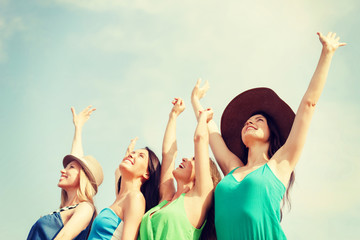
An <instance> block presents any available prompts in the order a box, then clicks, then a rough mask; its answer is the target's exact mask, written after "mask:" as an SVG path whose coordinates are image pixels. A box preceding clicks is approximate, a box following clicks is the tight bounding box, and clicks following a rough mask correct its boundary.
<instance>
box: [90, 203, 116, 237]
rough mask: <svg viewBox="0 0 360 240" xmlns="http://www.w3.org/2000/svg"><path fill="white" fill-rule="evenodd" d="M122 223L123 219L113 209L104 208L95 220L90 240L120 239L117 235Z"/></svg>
mask: <svg viewBox="0 0 360 240" xmlns="http://www.w3.org/2000/svg"><path fill="white" fill-rule="evenodd" d="M120 223H121V219H120V218H119V216H118V215H116V213H115V212H114V211H113V210H112V209H111V208H104V209H103V210H102V211H101V212H100V213H99V215H97V217H96V218H95V220H94V222H93V225H92V227H91V231H90V235H89V238H88V239H89V240H95V239H109V240H110V239H120V238H121V236H119V234H117V231H118V230H119V229H118V227H119V225H120Z"/></svg>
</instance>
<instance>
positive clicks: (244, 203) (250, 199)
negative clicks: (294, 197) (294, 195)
mask: <svg viewBox="0 0 360 240" xmlns="http://www.w3.org/2000/svg"><path fill="white" fill-rule="evenodd" d="M236 169H237V168H235V169H234V170H232V171H231V172H230V173H229V174H228V175H226V176H225V177H224V178H223V179H222V180H221V181H220V183H219V184H218V185H217V187H216V189H215V228H216V235H217V238H218V239H219V240H223V239H259V240H260V239H271V240H272V239H274V240H275V239H286V237H285V234H284V232H283V230H282V228H281V226H280V202H281V200H282V198H283V196H284V193H285V191H286V189H285V186H284V184H283V183H282V182H281V181H280V180H279V179H278V178H277V177H276V176H275V175H274V173H273V172H272V171H271V169H270V167H269V166H268V164H264V165H263V166H261V167H260V168H258V169H256V170H254V171H253V172H251V173H249V174H248V175H247V176H245V178H244V179H243V180H242V181H240V182H239V181H237V180H236V179H235V177H234V176H233V172H234V171H235V170H236Z"/></svg>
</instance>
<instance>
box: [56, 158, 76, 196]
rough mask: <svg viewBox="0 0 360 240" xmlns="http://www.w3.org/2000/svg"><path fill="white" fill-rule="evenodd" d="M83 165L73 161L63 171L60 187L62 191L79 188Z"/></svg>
mask: <svg viewBox="0 0 360 240" xmlns="http://www.w3.org/2000/svg"><path fill="white" fill-rule="evenodd" d="M80 170H81V165H80V164H79V163H78V162H77V161H71V162H69V163H68V165H66V167H65V168H64V169H63V170H61V171H60V172H61V177H60V180H59V183H58V187H61V188H62V189H64V190H66V189H71V188H78V187H79V182H80Z"/></svg>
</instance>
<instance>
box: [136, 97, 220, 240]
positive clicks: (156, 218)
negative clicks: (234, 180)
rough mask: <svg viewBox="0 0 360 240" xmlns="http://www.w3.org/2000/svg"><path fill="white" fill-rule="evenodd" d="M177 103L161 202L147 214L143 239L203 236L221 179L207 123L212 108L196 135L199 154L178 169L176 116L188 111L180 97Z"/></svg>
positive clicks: (164, 153) (166, 152) (170, 128)
mask: <svg viewBox="0 0 360 240" xmlns="http://www.w3.org/2000/svg"><path fill="white" fill-rule="evenodd" d="M173 105H174V106H173V108H172V110H171V112H170V115H169V121H168V124H167V127H166V130H165V135H164V141H163V147H162V157H163V160H162V167H161V180H160V186H159V187H160V202H159V205H157V206H156V207H154V208H152V209H150V210H149V211H148V212H147V213H146V214H145V215H144V217H143V219H142V221H141V226H140V233H139V239H141V240H144V239H145V240H146V239H151V240H162V239H199V238H200V235H201V231H202V230H203V227H204V225H205V222H206V217H207V212H208V210H209V209H210V208H211V205H212V202H213V189H214V185H216V183H217V182H218V181H219V180H220V174H219V172H218V171H217V169H216V165H215V164H214V163H213V162H212V161H211V160H210V159H209V152H208V144H209V143H208V138H209V136H208V131H207V125H206V123H207V121H209V120H210V119H211V118H212V111H211V110H210V109H207V110H203V111H201V112H200V113H199V122H198V125H197V128H196V130H195V136H194V144H195V157H192V158H183V159H182V162H181V164H180V165H179V167H177V168H176V169H175V170H174V168H175V158H176V155H177V144H176V119H177V117H178V116H179V115H180V113H181V112H183V111H184V109H185V105H184V102H183V100H182V99H180V98H175V100H174V101H173ZM174 179H176V184H177V188H176V189H175V186H174ZM209 239H210V238H209Z"/></svg>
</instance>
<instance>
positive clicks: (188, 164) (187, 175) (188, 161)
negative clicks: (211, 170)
mask: <svg viewBox="0 0 360 240" xmlns="http://www.w3.org/2000/svg"><path fill="white" fill-rule="evenodd" d="M173 175H174V177H175V178H176V179H179V180H180V179H181V180H182V181H184V182H185V183H189V182H193V181H195V158H194V157H193V158H183V159H182V162H181V163H180V165H179V166H178V167H177V168H176V169H175V170H174V171H173Z"/></svg>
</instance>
